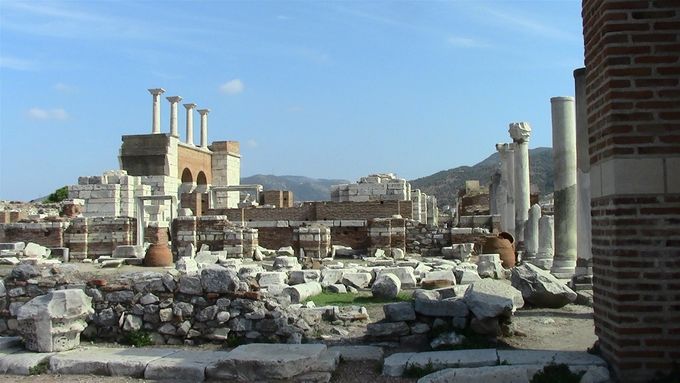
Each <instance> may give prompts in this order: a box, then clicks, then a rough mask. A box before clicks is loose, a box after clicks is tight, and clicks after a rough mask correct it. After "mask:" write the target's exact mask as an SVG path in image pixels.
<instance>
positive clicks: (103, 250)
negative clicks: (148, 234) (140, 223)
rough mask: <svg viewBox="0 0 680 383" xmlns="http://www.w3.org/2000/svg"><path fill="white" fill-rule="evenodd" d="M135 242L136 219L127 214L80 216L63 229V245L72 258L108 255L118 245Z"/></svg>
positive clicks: (79, 258) (91, 257)
mask: <svg viewBox="0 0 680 383" xmlns="http://www.w3.org/2000/svg"><path fill="white" fill-rule="evenodd" d="M136 241H137V220H136V219H135V218H130V217H90V218H88V217H81V218H74V219H72V220H71V224H70V225H69V227H68V228H67V229H66V230H65V231H64V246H66V247H68V248H69V249H70V257H71V259H74V260H81V259H86V258H89V259H96V258H99V257H100V256H103V255H111V254H113V251H114V250H115V249H116V247H118V246H123V245H134V244H135V243H136Z"/></svg>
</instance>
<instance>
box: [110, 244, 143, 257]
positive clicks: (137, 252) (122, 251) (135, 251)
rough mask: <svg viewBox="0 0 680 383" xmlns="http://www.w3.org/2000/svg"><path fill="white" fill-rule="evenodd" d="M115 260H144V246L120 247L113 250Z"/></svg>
mask: <svg viewBox="0 0 680 383" xmlns="http://www.w3.org/2000/svg"><path fill="white" fill-rule="evenodd" d="M113 257H114V258H144V246H137V245H120V246H116V249H115V250H113Z"/></svg>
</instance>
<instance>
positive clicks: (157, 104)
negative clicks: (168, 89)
mask: <svg viewBox="0 0 680 383" xmlns="http://www.w3.org/2000/svg"><path fill="white" fill-rule="evenodd" d="M164 92H165V89H163V88H154V89H149V93H151V96H153V110H152V114H151V134H160V132H161V94H163V93H164Z"/></svg>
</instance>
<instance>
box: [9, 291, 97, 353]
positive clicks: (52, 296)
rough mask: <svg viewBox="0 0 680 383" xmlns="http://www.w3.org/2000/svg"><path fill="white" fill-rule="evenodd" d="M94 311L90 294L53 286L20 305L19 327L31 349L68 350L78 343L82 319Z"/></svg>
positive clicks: (83, 327)
mask: <svg viewBox="0 0 680 383" xmlns="http://www.w3.org/2000/svg"><path fill="white" fill-rule="evenodd" d="M93 313H94V309H93V308H92V298H90V297H88V296H87V295H85V293H84V292H83V290H80V289H68V290H56V291H53V292H51V293H49V294H46V295H41V296H38V297H35V298H33V299H31V300H30V301H28V302H27V303H26V304H25V305H23V306H21V307H20V308H19V311H18V313H17V320H18V321H19V327H18V330H19V333H20V334H21V336H22V337H23V339H24V342H25V344H26V349H28V350H30V351H37V352H57V351H67V350H71V349H74V348H76V347H78V346H79V345H80V333H81V332H82V331H83V330H85V327H87V323H86V322H85V319H86V318H87V316H88V315H90V314H93Z"/></svg>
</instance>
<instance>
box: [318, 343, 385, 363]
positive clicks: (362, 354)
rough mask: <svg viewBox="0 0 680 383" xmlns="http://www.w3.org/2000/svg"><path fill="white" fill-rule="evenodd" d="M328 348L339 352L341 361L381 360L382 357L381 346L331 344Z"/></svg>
mask: <svg viewBox="0 0 680 383" xmlns="http://www.w3.org/2000/svg"><path fill="white" fill-rule="evenodd" d="M328 350H330V351H337V352H339V353H340V359H341V360H342V361H343V362H363V361H371V362H374V361H375V362H378V361H380V362H382V360H383V357H384V352H383V349H382V347H377V346H333V347H329V348H328Z"/></svg>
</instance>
